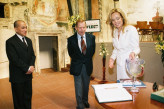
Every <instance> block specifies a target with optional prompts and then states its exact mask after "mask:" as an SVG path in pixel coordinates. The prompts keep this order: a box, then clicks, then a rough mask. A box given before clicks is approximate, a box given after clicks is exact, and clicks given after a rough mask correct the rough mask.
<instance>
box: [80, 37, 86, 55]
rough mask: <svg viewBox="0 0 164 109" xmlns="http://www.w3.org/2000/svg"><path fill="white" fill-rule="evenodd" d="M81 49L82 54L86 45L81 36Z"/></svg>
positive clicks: (84, 52)
mask: <svg viewBox="0 0 164 109" xmlns="http://www.w3.org/2000/svg"><path fill="white" fill-rule="evenodd" d="M81 51H82V53H83V54H84V55H85V54H86V45H85V42H84V39H83V36H81Z"/></svg>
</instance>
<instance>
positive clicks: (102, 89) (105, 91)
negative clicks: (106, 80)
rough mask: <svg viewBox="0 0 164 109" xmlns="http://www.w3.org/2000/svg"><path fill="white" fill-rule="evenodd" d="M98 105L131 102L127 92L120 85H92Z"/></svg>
mask: <svg viewBox="0 0 164 109" xmlns="http://www.w3.org/2000/svg"><path fill="white" fill-rule="evenodd" d="M92 87H93V88H94V91H95V95H96V97H97V99H98V102H99V103H106V102H118V101H129V100H132V96H131V95H130V94H129V92H128V91H127V90H126V89H125V88H123V86H122V84H121V83H112V84H98V85H92Z"/></svg>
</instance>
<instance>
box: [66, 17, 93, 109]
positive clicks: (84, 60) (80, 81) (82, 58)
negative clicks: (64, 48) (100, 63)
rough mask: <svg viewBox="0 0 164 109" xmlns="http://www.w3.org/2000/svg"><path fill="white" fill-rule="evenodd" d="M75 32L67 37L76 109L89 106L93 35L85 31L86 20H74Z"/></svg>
mask: <svg viewBox="0 0 164 109" xmlns="http://www.w3.org/2000/svg"><path fill="white" fill-rule="evenodd" d="M75 29H76V30H77V33H75V34H74V35H73V36H71V37H69V38H68V53H69V56H70V57H71V67H70V74H72V75H73V76H74V82H75V93H76V102H77V107H76V108H77V109H84V108H89V107H90V105H89V103H88V91H89V83H90V75H91V73H92V70H93V63H92V57H93V55H94V53H95V36H93V35H91V34H87V33H86V22H85V21H84V20H81V19H79V20H78V21H77V22H76V26H75Z"/></svg>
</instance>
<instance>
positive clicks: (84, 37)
mask: <svg viewBox="0 0 164 109" xmlns="http://www.w3.org/2000/svg"><path fill="white" fill-rule="evenodd" d="M77 39H78V45H79V49H80V50H81V36H80V35H79V34H78V33H77ZM83 40H84V42H85V45H86V47H87V43H86V35H85V34H84V35H83ZM81 52H82V50H81Z"/></svg>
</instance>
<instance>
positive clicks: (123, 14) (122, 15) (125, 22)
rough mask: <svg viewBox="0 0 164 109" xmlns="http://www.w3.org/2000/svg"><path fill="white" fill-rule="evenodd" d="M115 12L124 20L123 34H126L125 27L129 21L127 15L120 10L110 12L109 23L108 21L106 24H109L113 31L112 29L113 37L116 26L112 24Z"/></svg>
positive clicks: (115, 9)
mask: <svg viewBox="0 0 164 109" xmlns="http://www.w3.org/2000/svg"><path fill="white" fill-rule="evenodd" d="M115 12H117V13H119V14H120V16H121V18H122V20H123V28H122V30H123V32H124V29H125V27H126V26H127V19H126V16H125V13H124V12H123V11H122V10H121V9H119V8H114V9H112V10H111V11H110V12H109V15H108V18H107V21H106V23H107V24H109V25H110V27H111V29H112V37H113V31H114V25H113V23H112V14H113V13H115Z"/></svg>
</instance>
